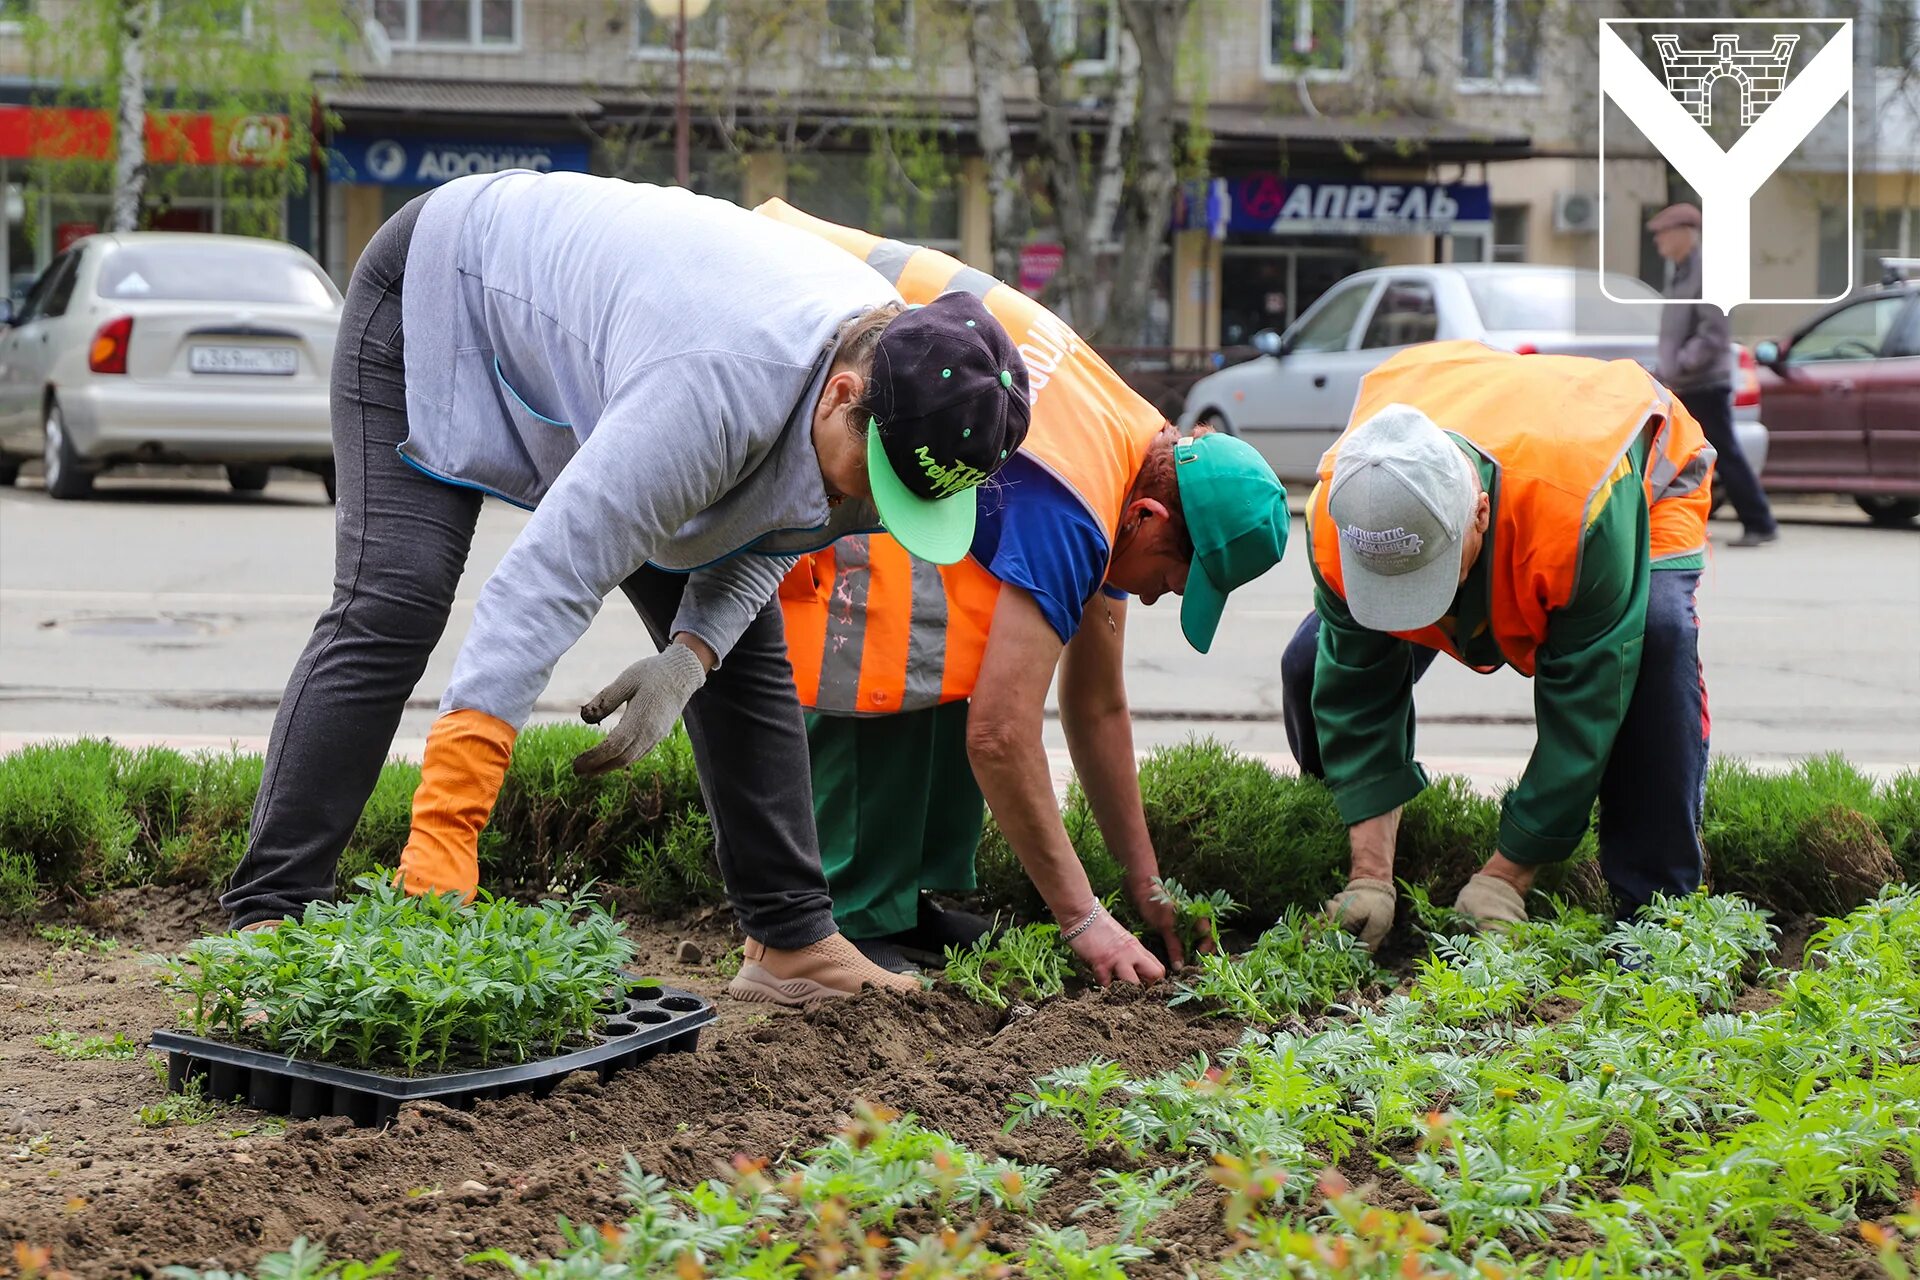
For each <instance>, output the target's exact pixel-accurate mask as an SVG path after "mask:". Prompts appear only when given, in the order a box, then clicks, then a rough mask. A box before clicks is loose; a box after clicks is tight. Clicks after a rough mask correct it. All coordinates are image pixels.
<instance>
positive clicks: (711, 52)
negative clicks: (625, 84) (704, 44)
mask: <svg viewBox="0 0 1920 1280" xmlns="http://www.w3.org/2000/svg"><path fill="white" fill-rule="evenodd" d="M633 8H634V14H635V21H634V24H633V45H632V47H631V48H630V49H629V50H628V52H629V53H630V54H631V55H632V56H633V57H635V58H637V59H639V60H640V61H641V62H673V61H675V60H677V59H678V57H679V55H678V54H676V53H675V52H674V51H673V46H672V45H671V44H664V45H659V44H642V43H641V42H640V21H639V15H642V14H645V15H648V16H651V15H652V13H653V10H652V9H651V8H649V7H648V5H647V0H633ZM707 12H708V13H711V14H715V15H716V17H715V18H714V27H713V37H714V39H715V40H716V41H718V44H717V46H716V47H714V48H711V49H707V48H700V47H696V46H694V45H692V44H689V45H688V46H687V61H688V62H722V61H725V59H726V56H727V13H726V10H725V9H724V8H723V7H722V6H721V5H720V4H718V3H715V4H713V5H712V6H711V7H709V8H708V10H707ZM659 20H660V21H661V22H665V23H673V22H676V21H678V19H676V18H661V19H659ZM687 26H688V29H689V31H691V29H692V26H693V23H692V22H689V23H688V24H687Z"/></svg>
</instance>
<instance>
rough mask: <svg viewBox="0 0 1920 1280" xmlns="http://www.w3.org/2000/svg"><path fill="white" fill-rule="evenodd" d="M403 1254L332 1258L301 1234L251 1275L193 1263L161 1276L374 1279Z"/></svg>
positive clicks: (170, 1279)
mask: <svg viewBox="0 0 1920 1280" xmlns="http://www.w3.org/2000/svg"><path fill="white" fill-rule="evenodd" d="M399 1262H400V1255H399V1254H398V1253H397V1252H396V1253H386V1254H382V1255H381V1256H379V1257H378V1258H375V1259H374V1260H373V1261H372V1262H359V1261H354V1260H351V1259H344V1258H343V1259H335V1260H330V1259H329V1258H328V1257H327V1251H326V1249H325V1248H323V1247H322V1246H320V1245H317V1244H315V1243H313V1242H312V1241H310V1240H308V1239H307V1238H306V1237H305V1236H299V1237H296V1238H295V1239H294V1242H293V1243H292V1244H291V1245H289V1246H287V1251H286V1252H285V1253H270V1254H268V1255H267V1256H266V1257H264V1258H262V1259H260V1264H259V1266H257V1267H255V1268H254V1271H253V1275H252V1276H251V1277H249V1276H248V1275H247V1274H246V1273H245V1272H241V1271H200V1270H196V1269H195V1268H193V1267H163V1268H161V1270H160V1273H159V1274H160V1276H161V1280H374V1277H376V1276H385V1275H392V1274H393V1273H394V1268H395V1267H396V1266H398V1265H399Z"/></svg>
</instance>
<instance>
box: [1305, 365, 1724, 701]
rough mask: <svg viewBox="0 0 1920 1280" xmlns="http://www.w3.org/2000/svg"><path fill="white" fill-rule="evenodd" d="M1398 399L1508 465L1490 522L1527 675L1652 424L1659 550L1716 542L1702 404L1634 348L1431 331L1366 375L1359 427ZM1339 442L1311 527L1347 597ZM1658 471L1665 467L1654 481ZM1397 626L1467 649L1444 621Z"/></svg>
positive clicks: (1332, 580) (1510, 632)
mask: <svg viewBox="0 0 1920 1280" xmlns="http://www.w3.org/2000/svg"><path fill="white" fill-rule="evenodd" d="M1389 404H1410V405H1413V406H1414V407H1415V408H1418V409H1419V410H1421V411H1422V412H1423V413H1425V414H1426V415H1427V416H1428V417H1429V418H1431V419H1432V420H1433V421H1434V422H1435V423H1437V424H1438V425H1439V426H1440V427H1442V428H1443V429H1445V430H1447V431H1451V432H1452V433H1453V434H1455V435H1457V436H1459V437H1461V438H1462V439H1464V440H1466V441H1468V442H1469V443H1470V444H1472V445H1473V446H1474V447H1475V448H1476V449H1478V450H1479V451H1480V453H1481V454H1482V455H1484V456H1485V457H1486V458H1487V459H1488V461H1490V462H1491V463H1492V464H1493V465H1494V466H1495V467H1496V468H1497V469H1498V484H1499V501H1498V503H1497V504H1496V510H1495V513H1494V514H1495V524H1494V526H1493V527H1492V529H1491V530H1490V531H1489V534H1488V536H1489V538H1490V540H1491V550H1492V553H1493V555H1494V560H1493V565H1492V567H1493V578H1492V581H1491V583H1490V591H1489V594H1490V597H1491V603H1492V610H1491V614H1490V617H1489V623H1490V626H1491V628H1492V631H1493V638H1494V640H1495V642H1496V643H1497V644H1498V645H1499V648H1500V652H1501V654H1502V656H1503V657H1505V659H1506V660H1507V662H1508V664H1509V665H1511V666H1512V667H1513V668H1514V669H1515V670H1517V671H1519V672H1520V673H1521V674H1523V675H1529V676H1530V675H1532V674H1533V670H1534V658H1535V654H1536V652H1537V650H1538V649H1539V646H1540V645H1541V644H1543V643H1545V641H1546V636H1547V624H1548V620H1549V617H1550V615H1551V614H1552V612H1553V611H1554V610H1556V609H1559V608H1561V607H1563V606H1564V605H1565V604H1566V603H1567V602H1568V600H1570V599H1571V598H1572V595H1573V591H1574V588H1575V586H1576V584H1577V579H1578V574H1579V564H1580V548H1581V545H1582V541H1583V538H1584V535H1585V532H1586V529H1587V527H1588V525H1589V524H1590V523H1591V521H1592V520H1593V519H1594V518H1595V517H1597V516H1598V514H1599V508H1600V506H1601V505H1602V495H1604V494H1609V493H1610V492H1611V490H1610V489H1609V483H1610V481H1612V480H1613V478H1614V477H1615V474H1616V471H1617V469H1618V467H1619V466H1620V464H1621V462H1622V460H1623V459H1624V458H1625V457H1626V454H1627V452H1628V450H1629V449H1631V448H1632V447H1633V445H1634V443H1635V442H1636V441H1637V440H1639V439H1641V438H1643V437H1644V438H1646V440H1647V445H1648V455H1647V465H1646V468H1645V470H1646V477H1645V479H1644V481H1643V489H1642V493H1643V497H1644V499H1645V501H1646V502H1647V503H1648V506H1649V510H1650V516H1651V518H1650V522H1649V523H1650V527H1651V532H1652V537H1651V542H1652V554H1653V558H1654V559H1655V560H1660V559H1665V558H1669V557H1671V556H1674V555H1680V554H1687V553H1688V551H1689V549H1698V548H1699V547H1701V546H1704V545H1705V540H1706V511H1705V506H1706V503H1707V501H1708V487H1707V480H1708V477H1709V475H1710V473H1711V470H1712V460H1713V452H1712V450H1711V449H1710V448H1708V446H1707V444H1706V441H1705V439H1704V437H1703V436H1702V435H1701V432H1700V427H1699V424H1698V423H1696V422H1695V421H1694V420H1693V418H1692V416H1691V415H1689V414H1688V413H1687V412H1686V410H1685V409H1684V408H1683V407H1681V406H1679V405H1678V404H1676V403H1674V402H1673V398H1672V396H1671V395H1670V393H1668V392H1667V390H1666V389H1665V388H1664V387H1662V386H1660V384H1659V383H1657V382H1655V381H1654V380H1653V379H1652V377H1650V376H1649V375H1648V374H1647V372H1646V371H1645V370H1644V369H1642V368H1640V367H1639V366H1638V365H1636V364H1634V363H1632V362H1631V361H1626V360H1616V361H1611V362H1602V361H1598V360H1589V359H1585V358H1583V357H1577V356H1517V355H1513V354H1512V353H1510V352H1503V351H1496V350H1494V349H1493V348H1491V347H1486V346H1482V345H1481V344H1479V343H1476V342H1435V343H1427V344H1425V345H1423V346H1419V347H1414V348H1411V349H1409V350H1407V351H1405V352H1402V353H1401V354H1399V355H1396V356H1394V357H1393V358H1392V359H1390V360H1388V361H1386V362H1385V363H1383V364H1381V365H1380V366H1379V367H1378V368H1376V369H1375V370H1374V371H1373V372H1372V373H1370V374H1368V375H1367V376H1366V377H1365V378H1364V379H1362V381H1361V384H1360V395H1359V398H1358V401H1357V402H1356V404H1355V406H1354V411H1353V418H1352V422H1351V423H1350V424H1349V426H1348V431H1351V430H1352V429H1353V424H1358V423H1361V422H1364V421H1366V420H1367V419H1368V418H1370V417H1372V416H1373V414H1375V413H1377V412H1379V411H1380V410H1381V409H1383V408H1385V407H1386V406H1387V405H1389ZM1344 439H1345V435H1344V434H1343V435H1342V437H1341V440H1344ZM1340 443H1341V442H1340V441H1338V440H1336V441H1335V442H1334V444H1333V447H1332V448H1330V449H1328V450H1327V452H1326V454H1325V455H1324V456H1323V457H1322V458H1321V459H1320V468H1319V476H1320V483H1319V484H1317V485H1316V486H1315V487H1314V491H1313V495H1312V497H1311V498H1310V499H1309V502H1308V530H1309V536H1310V539H1311V542H1312V546H1313V557H1314V567H1315V568H1316V569H1317V570H1319V573H1320V576H1321V578H1322V580H1323V581H1325V582H1326V584H1327V585H1328V586H1329V587H1330V588H1331V589H1332V590H1333V591H1334V592H1336V593H1337V594H1339V595H1341V596H1342V597H1344V596H1345V594H1346V591H1345V586H1344V583H1343V581H1342V578H1341V572H1340V551H1339V536H1338V532H1337V531H1336V530H1335V529H1334V527H1333V522H1332V520H1331V518H1330V517H1329V516H1328V513H1327V487H1328V481H1329V480H1330V479H1331V477H1332V475H1333V467H1334V462H1335V460H1336V459H1337V457H1338V455H1339V452H1340ZM1656 477H1663V479H1661V480H1660V481H1659V482H1658V483H1656ZM1395 634H1397V635H1400V636H1401V637H1402V638H1403V639H1407V640H1411V641H1413V642H1414V643H1416V644H1420V645H1423V646H1425V647H1427V648H1432V649H1440V650H1443V651H1445V652H1447V653H1451V654H1453V655H1454V656H1455V657H1459V656H1460V654H1459V650H1458V648H1457V647H1456V646H1455V644H1454V642H1453V639H1452V637H1450V636H1449V635H1448V634H1447V633H1446V631H1445V630H1443V629H1442V628H1440V627H1438V626H1432V627H1426V628H1422V629H1421V630H1419V631H1411V632H1396V633H1395Z"/></svg>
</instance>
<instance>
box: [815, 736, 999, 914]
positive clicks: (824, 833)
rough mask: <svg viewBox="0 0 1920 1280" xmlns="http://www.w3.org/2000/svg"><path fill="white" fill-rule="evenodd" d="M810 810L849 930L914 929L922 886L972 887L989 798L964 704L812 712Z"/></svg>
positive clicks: (957, 889) (829, 879) (837, 905)
mask: <svg viewBox="0 0 1920 1280" xmlns="http://www.w3.org/2000/svg"><path fill="white" fill-rule="evenodd" d="M807 747H808V749H809V750H810V751H811V752H812V756H813V816H814V823H815V825H816V826H817V827H818V828H819V830H820V863H821V866H822V868H823V869H824V870H825V871H826V873H827V884H828V886H829V887H830V888H831V889H832V891H833V918H834V921H835V922H836V923H837V924H839V926H840V931H841V932H842V933H844V934H846V935H847V936H848V937H849V938H878V937H882V936H884V935H886V934H890V933H900V932H902V931H904V930H907V929H911V928H913V927H914V924H915V922H916V921H917V920H918V918H919V902H920V891H921V890H922V889H940V890H947V891H952V892H962V893H964V892H966V891H968V890H971V889H972V888H973V887H974V851H975V849H976V848H977V847H978V846H979V844H980V827H981V824H982V823H983V821H984V820H985V816H986V804H985V802H984V801H983V800H982V799H981V796H980V786H979V784H978V783H976V782H975V781H974V780H973V766H972V765H971V764H970V763H969V762H968V760H967V704H966V703H964V702H948V703H943V704H942V705H940V706H938V707H933V708H931V709H929V710H926V711H905V712H901V713H900V714H898V715H891V716H823V715H809V716H808V717H807Z"/></svg>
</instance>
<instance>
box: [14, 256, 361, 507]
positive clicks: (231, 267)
mask: <svg viewBox="0 0 1920 1280" xmlns="http://www.w3.org/2000/svg"><path fill="white" fill-rule="evenodd" d="M340 306H341V301H340V291H339V290H337V289H335V288H334V287H333V282H332V281H331V280H329V279H327V276H326V273H325V272H323V271H321V270H320V267H319V264H318V263H316V262H314V260H313V259H312V258H310V257H308V256H307V255H306V254H305V253H303V252H301V251H300V250H299V249H296V248H294V247H293V246H292V245H289V244H282V243H279V242H277V241H272V240H256V239H251V238H247V237H243V236H216V235H194V234H181V233H167V232H132V233H127V234H121V235H96V236H88V237H87V238H85V239H83V240H80V241H77V242H76V243H75V244H74V245H73V246H72V247H71V248H69V249H68V250H67V251H66V252H64V253H62V254H61V255H60V256H59V257H57V258H55V259H54V260H53V262H52V264H51V265H50V266H48V268H47V269H46V271H44V272H43V273H41V276H40V278H39V280H37V281H36V282H35V283H34V286H33V289H32V290H31V291H30V292H29V293H28V294H27V298H26V301H25V303H24V304H22V306H21V307H20V309H19V312H18V313H17V314H15V313H14V312H13V308H12V305H11V303H10V302H7V301H4V300H0V323H4V324H5V325H6V326H7V327H6V328H5V329H4V330H0V483H5V484H11V483H13V481H14V479H15V478H16V477H17V476H18V475H19V472H20V464H21V463H22V462H23V461H25V460H26V459H28V458H32V457H36V456H37V457H39V458H41V459H42V460H43V461H44V463H45V465H46V485H47V492H48V493H49V494H50V495H52V496H53V497H55V498H79V497H84V496H86V494H87V493H88V492H89V491H91V489H92V488H93V479H94V476H96V475H97V474H99V472H101V471H102V470H104V469H106V468H107V467H110V466H113V465H114V464H116V463H128V462H165V463H224V464H225V465H226V468H227V479H228V482H229V483H231V484H232V486H233V487H234V488H235V489H237V490H241V491H252V490H258V489H262V488H265V487H266V484H267V476H268V469H269V468H270V467H272V466H275V465H281V466H293V467H300V468H304V469H306V470H309V471H315V472H318V473H319V474H320V475H321V476H322V477H323V479H325V481H326V484H327V492H328V496H329V497H331V496H332V492H333V440H332V432H331V430H330V428H329V424H328V415H327V379H328V374H329V371H330V369H331V366H332V364H333V344H334V338H335V335H336V334H337V333H338V331H339V328H340Z"/></svg>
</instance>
